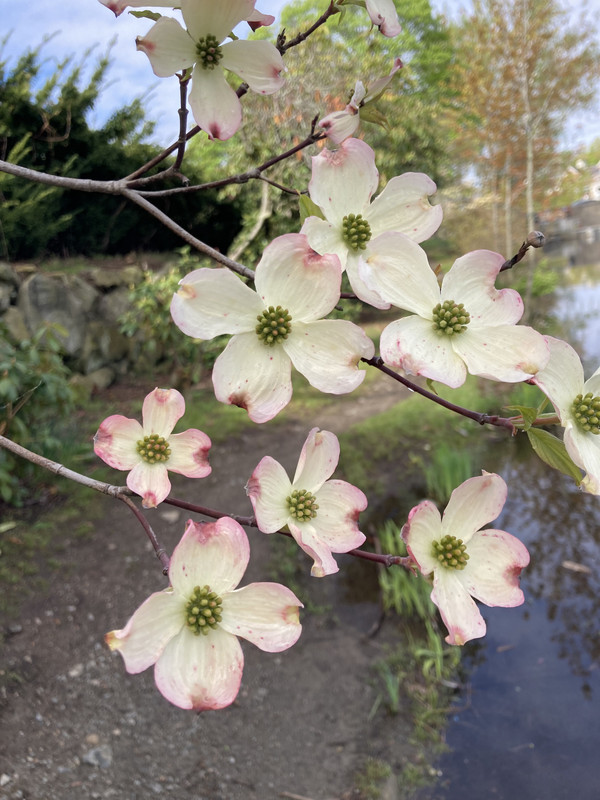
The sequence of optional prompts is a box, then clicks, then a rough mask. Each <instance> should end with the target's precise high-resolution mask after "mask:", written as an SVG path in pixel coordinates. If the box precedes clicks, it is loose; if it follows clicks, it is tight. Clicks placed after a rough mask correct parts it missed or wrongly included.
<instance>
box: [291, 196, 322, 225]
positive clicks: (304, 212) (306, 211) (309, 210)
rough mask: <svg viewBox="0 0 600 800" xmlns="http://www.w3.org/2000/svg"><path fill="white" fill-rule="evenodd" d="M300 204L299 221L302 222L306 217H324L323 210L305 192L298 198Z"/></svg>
mask: <svg viewBox="0 0 600 800" xmlns="http://www.w3.org/2000/svg"><path fill="white" fill-rule="evenodd" d="M298 200H299V204H300V222H304V220H305V219H306V218H307V217H319V218H320V219H325V217H324V216H323V212H322V211H321V209H320V208H319V206H318V205H317V204H316V203H313V201H312V200H311V199H310V197H309V196H308V195H307V194H301V195H300V197H299V198H298Z"/></svg>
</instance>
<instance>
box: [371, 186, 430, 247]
mask: <svg viewBox="0 0 600 800" xmlns="http://www.w3.org/2000/svg"><path fill="white" fill-rule="evenodd" d="M436 191H437V186H436V185H435V183H434V182H433V181H432V180H431V178H429V177H428V176H427V175H424V174H423V173H422V172H406V173H404V175H398V176H397V177H395V178H392V179H391V180H390V181H389V183H388V184H387V186H386V187H385V189H384V190H383V192H381V194H380V195H379V196H378V197H376V198H375V200H374V201H373V202H372V203H371V205H370V206H369V208H368V210H367V212H366V214H365V217H366V219H367V220H368V221H369V224H370V225H371V234H372V235H373V236H378V235H379V234H380V233H385V232H387V231H396V232H398V233H403V234H405V235H406V236H408V238H409V239H412V240H413V242H423V241H425V239H429V238H430V237H431V236H433V234H434V233H435V232H436V231H437V229H438V228H439V227H440V225H441V223H442V216H443V212H442V207H441V206H440V205H435V206H432V205H431V203H430V202H429V200H428V196H429V195H431V194H434V193H435V192H436Z"/></svg>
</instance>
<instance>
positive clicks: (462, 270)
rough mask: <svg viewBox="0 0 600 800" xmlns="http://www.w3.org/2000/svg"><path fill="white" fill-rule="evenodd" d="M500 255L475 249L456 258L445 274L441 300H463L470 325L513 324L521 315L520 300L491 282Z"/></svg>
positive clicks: (500, 258)
mask: <svg viewBox="0 0 600 800" xmlns="http://www.w3.org/2000/svg"><path fill="white" fill-rule="evenodd" d="M502 264H504V256H501V255H500V254H499V253H493V252H492V251H491V250H475V251H473V252H472V253H467V254H466V255H464V256H461V258H458V259H457V260H456V261H455V262H454V264H453V265H452V267H451V269H450V270H449V272H448V273H447V274H446V275H445V277H444V280H443V283H442V291H441V301H442V302H444V301H445V300H453V301H454V302H455V303H464V306H465V308H466V310H467V311H468V312H469V315H470V317H471V322H470V323H469V326H470V328H474V327H481V326H486V327H489V326H492V325H515V324H516V323H517V322H518V321H519V320H520V319H521V317H522V316H523V301H522V300H521V296H520V295H519V293H518V292H515V290H514V289H500V290H498V289H496V287H495V285H494V283H495V280H496V277H497V275H498V273H499V272H500V267H501V266H502Z"/></svg>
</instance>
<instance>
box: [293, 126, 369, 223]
mask: <svg viewBox="0 0 600 800" xmlns="http://www.w3.org/2000/svg"><path fill="white" fill-rule="evenodd" d="M378 182H379V173H378V171H377V167H376V166H375V153H374V152H373V150H372V149H371V148H370V147H369V145H368V144H366V142H363V141H361V140H360V139H346V140H345V141H344V142H343V144H342V145H341V146H340V148H339V149H338V150H323V151H322V152H321V153H319V155H318V156H314V157H313V160H312V178H311V180H310V183H309V184H308V193H309V195H310V199H311V200H312V201H313V202H314V203H316V204H317V205H318V206H319V207H320V208H321V209H322V211H323V213H324V214H325V218H326V219H327V221H328V222H331V223H333V224H334V225H335V226H338V227H339V226H341V224H342V219H343V218H344V217H345V216H346V215H347V214H364V212H365V209H366V208H367V207H368V205H369V201H370V199H371V195H372V194H373V192H374V191H375V189H377V184H378Z"/></svg>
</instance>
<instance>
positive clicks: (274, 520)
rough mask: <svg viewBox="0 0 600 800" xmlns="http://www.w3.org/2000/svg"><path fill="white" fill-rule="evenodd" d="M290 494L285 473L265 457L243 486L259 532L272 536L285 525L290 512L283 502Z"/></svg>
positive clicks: (288, 481)
mask: <svg viewBox="0 0 600 800" xmlns="http://www.w3.org/2000/svg"><path fill="white" fill-rule="evenodd" d="M291 492H292V484H291V482H290V479H289V478H288V475H287V472H286V471H285V470H284V468H283V467H282V466H281V464H280V463H279V462H278V461H275V459H274V458H271V456H265V457H264V458H263V459H262V460H261V461H260V462H259V463H258V465H257V466H256V468H255V470H254V472H253V473H252V475H251V476H250V479H249V481H248V483H247V484H246V494H247V495H248V497H249V498H250V502H251V503H252V508H253V509H254V515H255V516H256V524H257V525H258V529H259V530H260V531H262V532H263V533H275V531H278V530H280V528H283V526H284V525H285V524H286V523H287V521H288V517H289V515H290V512H289V508H288V505H287V502H286V499H287V497H289V495H290V494H291Z"/></svg>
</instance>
